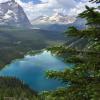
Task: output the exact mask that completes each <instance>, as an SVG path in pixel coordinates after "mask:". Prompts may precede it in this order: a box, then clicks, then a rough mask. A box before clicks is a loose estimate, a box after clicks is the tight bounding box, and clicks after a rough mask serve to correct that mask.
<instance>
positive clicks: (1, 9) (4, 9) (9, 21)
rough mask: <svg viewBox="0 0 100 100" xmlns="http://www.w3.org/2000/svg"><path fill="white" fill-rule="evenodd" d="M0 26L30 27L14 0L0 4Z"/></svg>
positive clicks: (21, 9)
mask: <svg viewBox="0 0 100 100" xmlns="http://www.w3.org/2000/svg"><path fill="white" fill-rule="evenodd" d="M0 25H6V26H7V25H9V26H17V27H23V26H24V27H30V26H31V24H30V22H29V20H28V18H27V16H26V14H25V12H24V10H23V8H22V7H21V6H20V5H19V4H18V3H17V2H15V0H10V1H7V2H4V3H0Z"/></svg>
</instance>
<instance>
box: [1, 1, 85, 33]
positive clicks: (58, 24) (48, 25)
mask: <svg viewBox="0 0 100 100" xmlns="http://www.w3.org/2000/svg"><path fill="white" fill-rule="evenodd" d="M85 23H86V21H85V20H84V19H80V18H75V17H71V16H67V15H64V14H62V13H56V14H54V15H52V16H39V17H37V18H35V19H33V20H32V21H31V23H30V21H29V19H28V17H27V16H26V14H25V12H24V10H23V8H22V7H21V6H20V5H19V4H18V3H17V2H15V0H9V1H7V2H4V3H0V26H6V27H12V26H13V27H23V28H26V27H27V28H33V29H41V30H49V31H61V32H62V31H65V30H66V29H67V28H68V27H69V26H75V27H77V28H79V29H83V28H85Z"/></svg>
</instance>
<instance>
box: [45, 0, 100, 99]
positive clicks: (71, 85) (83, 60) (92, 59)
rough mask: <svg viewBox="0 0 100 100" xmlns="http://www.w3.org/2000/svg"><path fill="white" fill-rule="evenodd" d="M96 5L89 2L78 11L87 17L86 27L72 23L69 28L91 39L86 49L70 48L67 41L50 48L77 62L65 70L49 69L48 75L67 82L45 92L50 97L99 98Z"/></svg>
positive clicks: (71, 33) (99, 42) (99, 37)
mask: <svg viewBox="0 0 100 100" xmlns="http://www.w3.org/2000/svg"><path fill="white" fill-rule="evenodd" d="M91 1H94V2H99V0H91ZM96 9H97V8H90V7H88V6H86V10H85V11H84V12H82V13H81V14H79V17H81V18H85V19H86V20H87V25H88V27H87V28H86V29H84V30H78V29H77V28H75V27H70V28H69V29H68V31H67V32H66V33H67V34H69V36H74V37H79V38H82V37H83V38H84V39H88V40H89V42H88V43H87V45H86V47H85V48H84V49H82V50H80V49H78V48H71V47H68V46H66V44H65V45H62V46H55V47H53V48H49V49H48V50H50V51H51V52H54V53H56V54H57V55H60V56H62V57H63V58H64V59H65V61H67V62H70V63H71V64H74V66H73V67H72V68H67V69H65V70H64V71H59V72H58V71H48V72H47V76H48V78H54V79H58V80H60V81H62V82H63V83H64V84H66V87H64V88H61V89H57V90H56V91H52V92H50V93H49V94H48V93H47V94H46V95H47V96H48V95H49V96H51V97H52V99H51V100H100V12H99V11H97V10H96ZM68 55H70V57H68Z"/></svg>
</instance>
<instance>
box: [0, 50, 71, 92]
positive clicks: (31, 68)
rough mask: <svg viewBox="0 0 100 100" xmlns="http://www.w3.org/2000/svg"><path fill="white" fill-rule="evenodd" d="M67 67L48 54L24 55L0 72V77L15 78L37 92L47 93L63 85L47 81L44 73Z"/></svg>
mask: <svg viewBox="0 0 100 100" xmlns="http://www.w3.org/2000/svg"><path fill="white" fill-rule="evenodd" d="M68 67H71V65H70V64H66V63H64V62H63V60H61V59H60V58H59V57H57V56H54V55H52V54H51V53H50V52H47V51H43V52H42V53H38V54H36V55H34V56H32V55H26V56H25V57H24V58H23V59H19V60H14V61H12V62H11V64H9V65H7V66H5V68H4V69H2V70H1V71H0V76H10V77H16V78H18V79H20V80H22V81H23V82H24V83H25V84H27V85H28V86H29V87H30V88H32V89H33V90H35V91H38V92H40V91H49V90H52V89H56V88H59V87H62V86H63V85H62V83H61V82H60V81H57V80H53V79H47V78H46V77H45V72H46V71H48V70H56V71H59V70H60V71H61V70H63V69H65V68H68ZM12 84H13V83H12Z"/></svg>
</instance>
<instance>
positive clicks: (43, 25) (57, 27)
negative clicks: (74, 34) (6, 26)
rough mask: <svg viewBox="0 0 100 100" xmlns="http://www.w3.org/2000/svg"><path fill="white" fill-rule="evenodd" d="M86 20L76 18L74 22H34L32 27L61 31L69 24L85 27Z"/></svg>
mask: <svg viewBox="0 0 100 100" xmlns="http://www.w3.org/2000/svg"><path fill="white" fill-rule="evenodd" d="M85 24H86V20H85V19H81V18H77V19H76V20H75V21H74V22H72V23H69V24H68V23H66V24H62V23H34V24H33V28H34V29H43V30H51V31H60V32H63V31H65V30H67V29H68V27H70V26H75V27H77V28H78V29H84V28H86V25H85Z"/></svg>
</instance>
